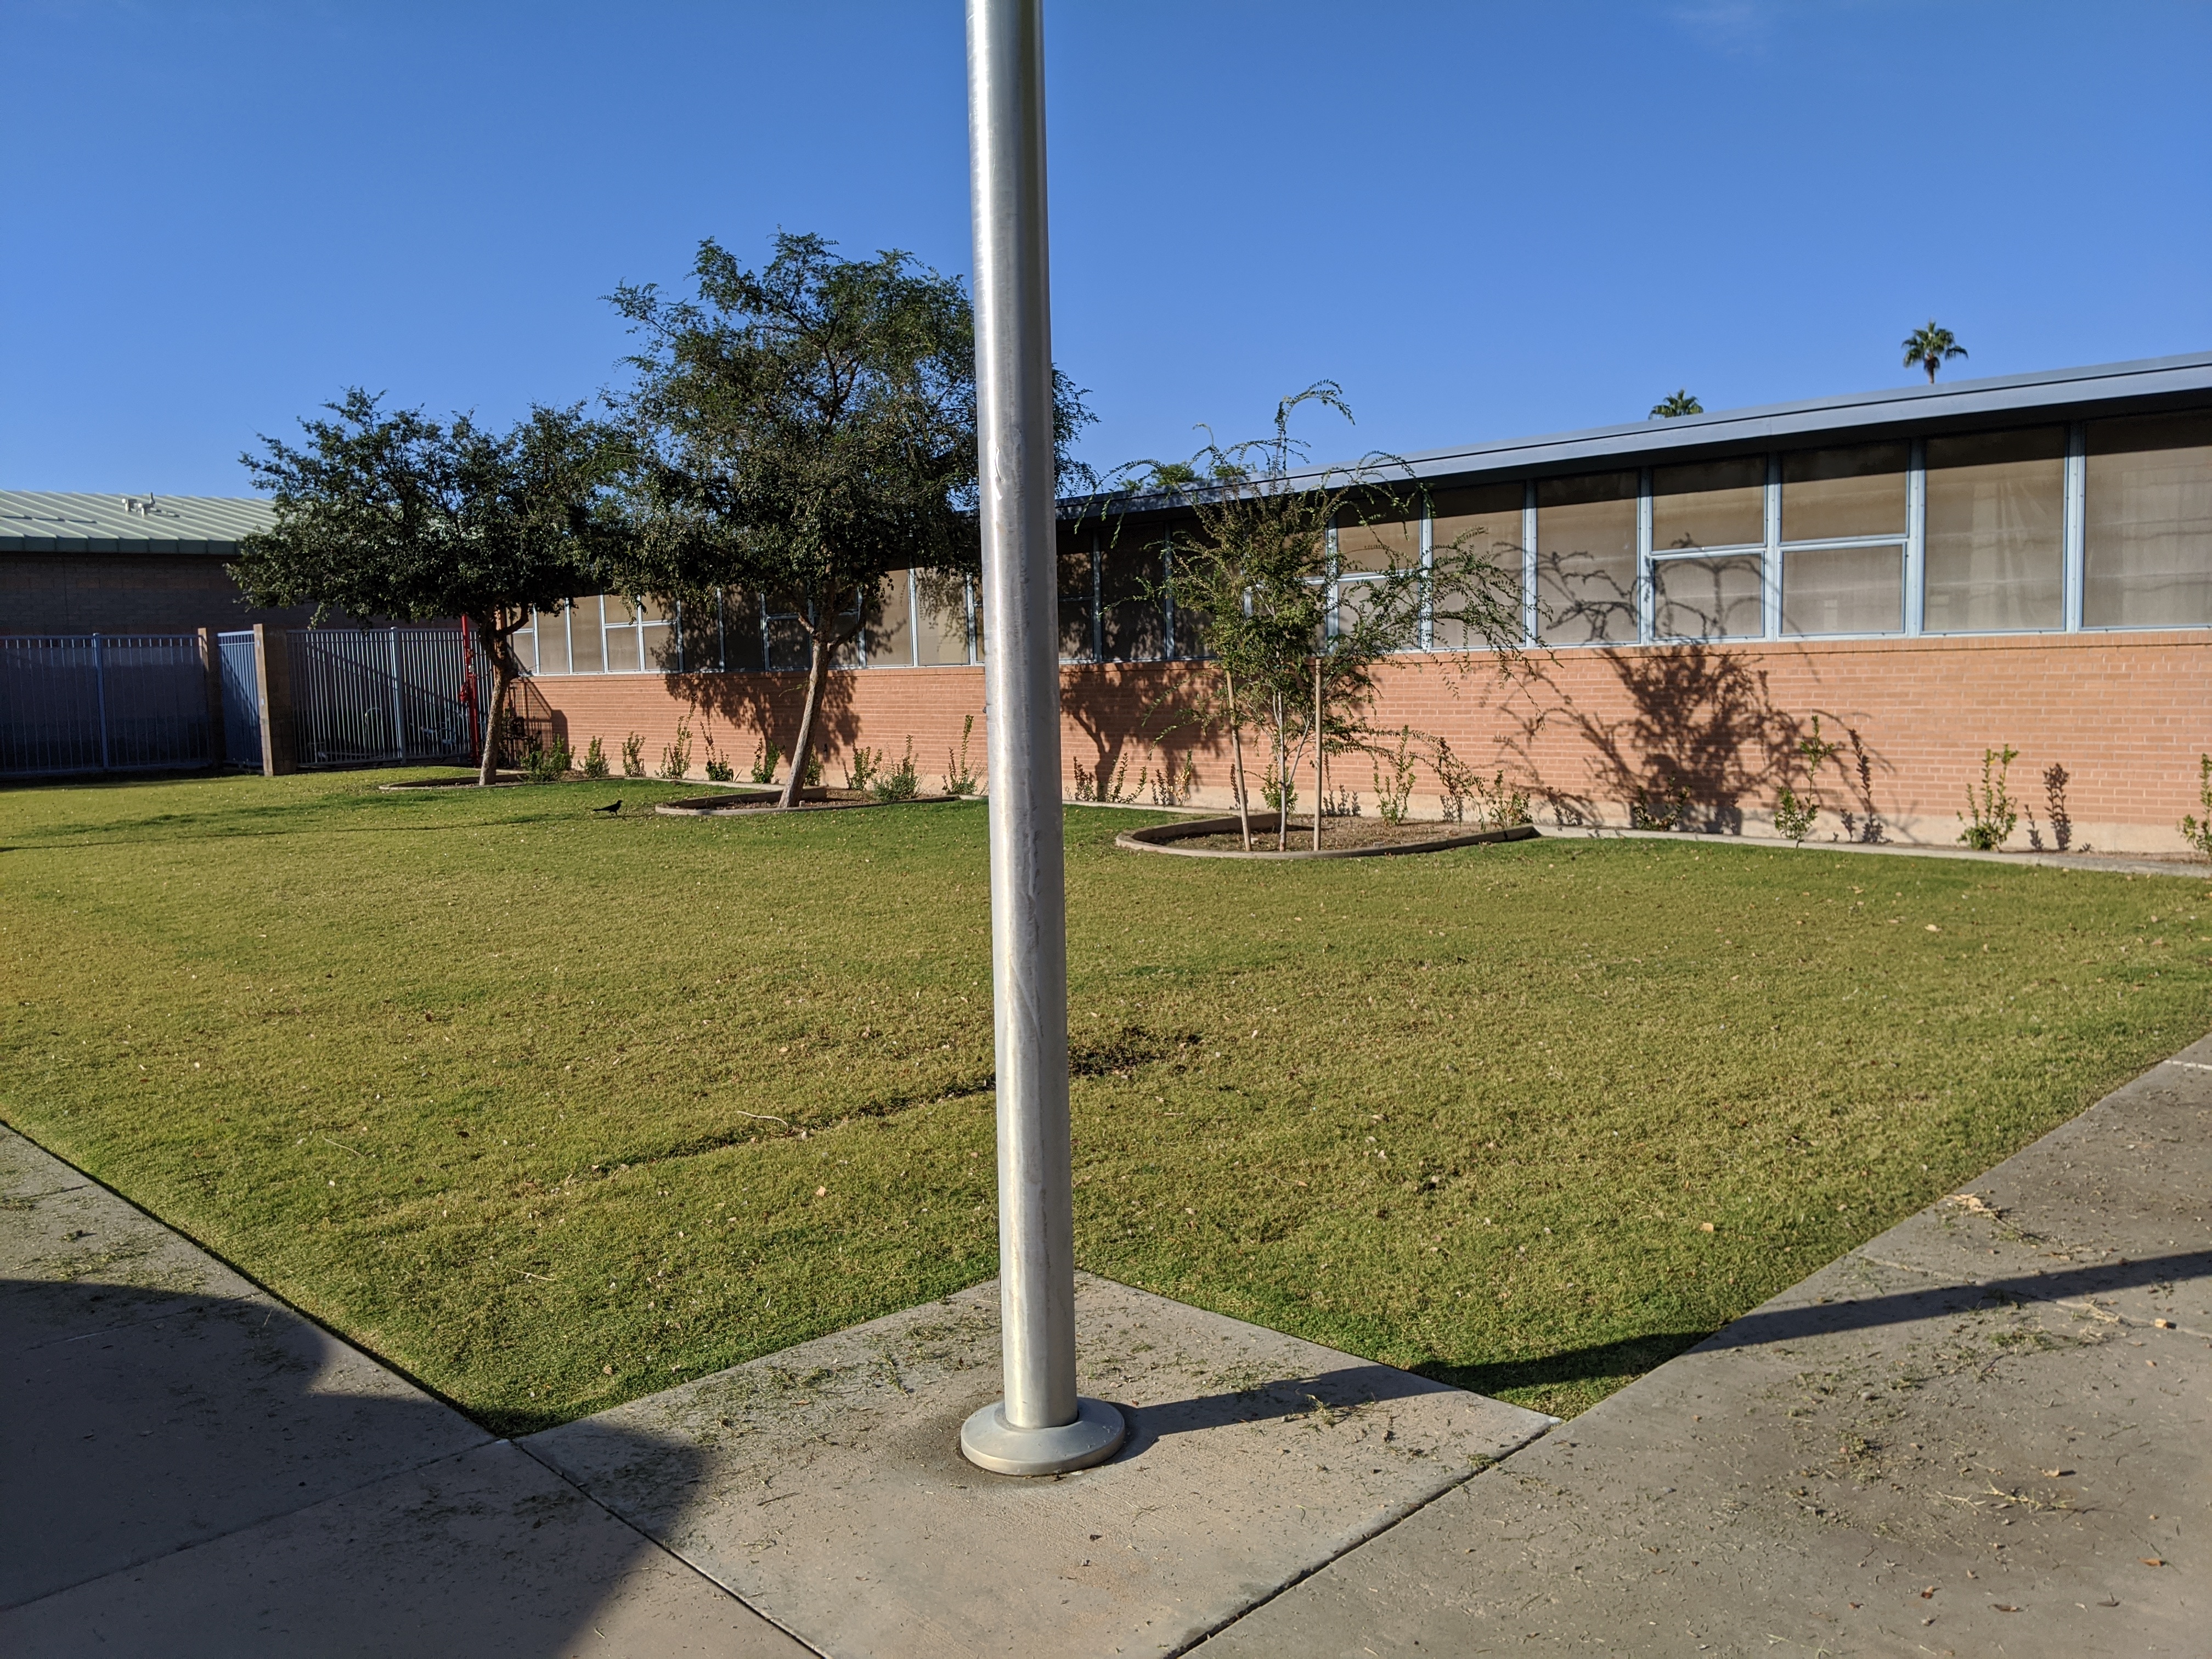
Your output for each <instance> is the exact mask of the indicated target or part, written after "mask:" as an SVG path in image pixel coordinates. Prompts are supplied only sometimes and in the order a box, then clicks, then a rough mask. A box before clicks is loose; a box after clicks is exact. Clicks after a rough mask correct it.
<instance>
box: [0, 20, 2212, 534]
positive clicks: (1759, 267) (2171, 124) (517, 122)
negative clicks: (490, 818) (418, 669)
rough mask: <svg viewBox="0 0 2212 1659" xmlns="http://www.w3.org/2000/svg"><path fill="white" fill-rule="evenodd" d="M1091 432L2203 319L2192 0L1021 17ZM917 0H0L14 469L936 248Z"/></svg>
mask: <svg viewBox="0 0 2212 1659" xmlns="http://www.w3.org/2000/svg"><path fill="white" fill-rule="evenodd" d="M1046 39H1047V50H1048V58H1049V68H1048V75H1049V79H1050V85H1049V88H1048V114H1049V120H1050V144H1051V167H1052V191H1053V195H1052V212H1053V234H1054V241H1053V258H1054V328H1055V349H1056V355H1057V356H1058V357H1059V359H1060V362H1061V364H1062V366H1063V367H1064V368H1066V369H1067V370H1068V371H1069V372H1070V373H1071V374H1073V375H1074V376H1075V377H1076V379H1077V380H1078V381H1079V383H1080V384H1081V385H1083V386H1086V387H1088V388H1090V389H1091V403H1092V405H1093V406H1094V408H1095V409H1096V410H1097V412H1098V414H1099V416H1101V420H1100V423H1099V424H1098V425H1097V427H1095V428H1092V430H1091V436H1090V438H1089V441H1088V443H1087V453H1088V454H1089V457H1090V458H1091V459H1092V460H1093V461H1094V462H1096V463H1098V464H1101V465H1112V464H1114V463H1115V462H1119V461H1121V460H1125V459H1130V458H1133V457H1136V456H1143V455H1152V456H1173V455H1182V454H1186V453H1188V452H1189V450H1190V449H1191V448H1192V447H1194V442H1195V441H1196V440H1195V437H1194V434H1193V432H1192V430H1191V428H1192V426H1193V423H1194V422H1200V421H1207V422H1212V423H1213V424H1214V426H1215V427H1216V428H1217V429H1218V431H1219V432H1220V433H1221V434H1222V435H1224V436H1225V437H1240V436H1245V435H1254V434H1256V433H1258V432H1260V431H1261V430H1262V429H1263V428H1264V426H1265V424H1266V422H1267V419H1268V416H1269V415H1270V413H1271V411H1272V409H1273V400H1274V399H1275V398H1277V397H1279V396H1280V395H1282V394H1283V393H1285V392H1290V391H1293V390H1295V389H1297V387H1299V386H1304V385H1305V384H1306V383H1307V382H1309V381H1310V380H1314V379H1316V378H1318V377H1322V376H1332V377H1334V378H1335V379H1337V380H1340V381H1341V382H1342V383H1343V385H1344V387H1345V390H1346V394H1347V395H1348V397H1349V398H1350V399H1351V402H1352V407H1353V409H1354V410H1355V411H1356V412H1357V413H1358V416H1359V424H1358V428H1357V429H1356V430H1352V429H1346V428H1342V427H1341V426H1340V425H1339V426H1336V427H1334V428H1331V427H1330V426H1328V425H1324V424H1321V423H1318V422H1317V423H1316V424H1315V425H1314V427H1313V428H1312V436H1313V438H1314V440H1315V442H1316V448H1317V450H1318V451H1319V452H1320V453H1322V454H1323V455H1328V456H1338V455H1348V454H1351V453H1357V452H1358V451H1360V450H1364V449H1368V448H1370V447H1372V448H1380V449H1384V450H1388V451H1392V452H1398V453H1407V452H1411V451H1414V450H1419V449H1425V448H1433V447H1439V446H1442V445H1445V444H1449V443H1454V442H1458V441H1467V440H1474V439H1481V438H1486V437H1504V436H1510V435H1514V434H1516V433H1533V432H1543V431H1551V430H1557V429H1563V428H1577V427H1583V426H1592V425H1600V424H1604V423H1607V422H1615V421H1621V420H1633V419H1636V418H1638V417H1640V416H1642V415H1643V413H1644V410H1646V409H1648V408H1649V407H1650V404H1652V403H1653V402H1654V401H1655V400H1656V399H1657V398H1659V397H1661V396H1662V395H1663V394H1664V393H1666V392H1669V391H1671V390H1673V389H1674V387H1676V386H1688V387H1689V388H1690V389H1691V390H1692V391H1693V392H1696V393H1698V394H1699V396H1700V397H1701V398H1703V399H1704V401H1705V406H1706V407H1707V408H1709V409H1718V408H1723V407H1728V406H1731V405H1735V404H1749V403H1760V402H1768V401H1772V400H1777V399H1782V398H1798V397H1810V396H1815V395H1819V394H1822V393H1827V392H1845V391H1853V390H1859V389H1863V388H1866V387H1870V386H1887V385H1895V384H1901V383H1904V382H1905V381H1906V380H1909V379H1910V378H1911V376H1910V374H1908V372H1907V371H1905V370H1904V369H1903V368H1901V367H1900V365H1899V356H1900V354H1899V349H1898V345H1897V342H1898V341H1899V339H1900V338H1901V337H1903V336H1904V335H1905V332H1906V331H1908V330H1909V329H1911V327H1912V326H1914V325H1917V324H1918V323H1920V322H1922V321H1923V320H1925V319H1927V318H1928V317H1929V316H1930V315H1931V314H1933V315H1934V316H1935V317H1936V318H1937V319H1940V320H1941V321H1942V322H1943V323H1945V324H1946V325H1948V326H1950V327H1951V328H1953V329H1954V330H1955V331H1957V332H1958V334H1959V336H1960V339H1961V340H1962V341H1963V342H1964V343H1965V344H1966V346H1967V347H1968V349H1969V350H1970V351H1971V353H1972V356H1971V358H1970V360H1969V361H1968V362H1966V364H1964V365H1961V366H1960V367H1959V368H1958V369H1956V370H1954V371H1953V372H1954V373H1959V374H2006V373H2011V372H2015V371H2022V370H2028V369H2035V368H2055V367H2060V366H2063V365H2067V364H2074V363H2084V362H2108V361H2112V360H2115V359H2121V358H2130V357H2145V356H2160V355H2164V354H2167V353H2172V352H2179V351H2186V350H2194V349H2203V348H2206V347H2208V346H2212V280H2208V273H2212V97H2208V96H2207V94H2206V91H2205V88H2206V87H2207V86H2208V84H2212V7H2208V6H2206V5H2203V4H2170V5H2157V4H2130V3H2106V4H2101V5H2099V6H2095V7H2085V6H2081V5H2078V4H2075V5H2060V4H2034V3H2022V0H2012V3H1994V4H1970V3H1950V4H1930V3H1919V4H1909V5H1908V4H1887V3H1876V0H1867V3H1820V0H1804V3H1796V4H1764V3H1750V0H1745V3H1719V4H1714V3H1705V4H1685V5H1668V4H1627V3H1621V4H1612V5H1577V4H1571V3H1566V4H1559V3H1552V4H1545V5H1541V6H1517V7H1505V6H1478V5H1470V4H1460V5H1415V4H1395V5H1394V4H1378V3H1372V0H1370V3H1367V4H1362V5H1351V4H1340V5H1336V6H1325V5H1304V4H1297V3H1288V0H1284V3H1274V4H1231V3H1205V0H1182V3H1180V4H1152V3H1145V0H1112V3H1107V0H1087V3H1078V0H1048V5H1047V34H1046ZM961 52H962V42H961V18H960V11H959V8H958V6H957V4H955V3H952V0H928V3H922V0H903V3H891V4H882V5H867V4H860V3H838V0H815V3H810V4H806V5H799V6H794V5H790V4H787V3H779V4H775V5H767V4H761V5H738V4H728V5H705V4H701V5H680V4H655V3H638V0H631V3H623V4H619V5H617V4H603V5H599V6H577V5H562V4H557V3H544V0H539V3H531V4H491V3H469V0H446V3H439V4H422V5H410V4H399V3H384V4H380V3H373V0H356V3H349V4H343V5H338V4H327V3H313V0H288V3H281V4H279V3H227V4H216V3H195V0H160V3H155V0H135V3H123V0H84V3H63V0H47V3H25V0H0V62H5V63H6V64H7V65H8V70H9V73H8V77H7V78H8V88H9V90H8V94H7V97H6V99H5V100H4V102H0V201H4V206H5V221H4V222H5V225H6V230H7V234H6V239H5V246H6V249H7V257H6V258H4V259H0V319H4V326H5V330H6V335H5V342H4V350H0V485H5V486H7V487H10V488H17V489H95V490H147V489H151V490H155V491H157V492H161V493H166V494H208V495H233V494H243V493H246V477H245V474H244V472H243V471H242V469H240V467H239V465H237V459H236V458H237V455H238V453H239V451H240V449H241V448H244V447H247V446H248V445H249V444H251V443H252V441H253V437H254V435H255V434H256V433H257V432H268V433H285V434H289V432H291V431H292V430H293V429H294V428H293V422H294V421H295V419H296V417H297V416H300V415H301V414H302V413H304V412H307V411H308V410H312V409H313V407H314V405H315V404H318V403H319V402H321V401H322V400H324V399H325V398H330V397H333V396H335V395H336V394H337V392H339V390H340V389H341V388H343V386H347V385H349V384H353V383H359V384H362V385H366V386H370V387H372V388H374V389H378V390H382V391H385V392H388V393H389V394H390V397H391V398H392V399H393V400H394V401H395V402H398V403H403V404H427V405H428V406H429V407H430V408H431V409H432V410H434V411H440V412H442V411H444V410H450V409H453V408H471V409H474V410H477V411H478V412H479V413H480V414H481V415H483V416H487V417H489V418H493V419H496V420H501V421H504V420H507V419H510V418H512V417H513V416H515V415H517V414H519V413H520V411H521V410H523V409H524V408H525V407H526V405H527V404H529V403H531V402H532V401H533V400H535V401H541V402H550V403H561V402H570V401H574V400H576V399H580V398H590V397H592V395H593V394H594V393H595V392H597V391H598V389H599V388H600V387H602V386H607V385H609V384H611V383H612V382H614V381H615V380H617V378H618V376H619V374H620V370H619V368H618V364H617V359H618V358H619V357H620V356H621V355H622V353H623V349H624V343H625V337H624V335H623V331H622V330H621V328H620V326H619V325H618V323H617V319H615V317H614V315H613V313H612V312H611V308H610V307H607V306H606V305H605V303H604V301H603V300H602V299H601V297H600V296H602V295H605V294H606V293H607V292H609V291H610V290H611V289H612V288H613V287H614V286H615V285H616V284H617V283H622V282H636V281H658V282H660V283H663V284H664V286H667V287H671V288H680V287H681V286H682V284H683V283H684V277H685V274H686V271H687V270H688V268H689V264H690V257H691V253H692V252H693V250H694V249H695V247H696V245H697V243H698V241H699V240H700V239H701V238H702V237H703V236H708V235H712V236H714V237H716V238H718V239H720V240H722V241H723V242H724V243H725V244H726V246H730V247H731V248H732V249H733V250H735V251H736V252H738V253H740V254H741V255H746V256H752V255H757V254H759V253H760V252H762V251H763V250H764V248H765V246H766V239H767V238H768V236H769V234H770V233H771V232H772V231H773V230H774V229H775V228H776V227H777V226H778V225H782V226H785V227H787V228H792V229H812V230H817V231H820V232H821V233H823V234H825V235H828V236H829V237H832V238H834V239H836V240H838V241H840V242H841V243H842V245H843V246H845V247H846V249H847V250H848V251H849V252H863V251H867V250H872V249H874V248H878V247H892V246H896V247H901V248H905V249H908V250H910V251H912V252H915V254H917V255H918V256H919V257H921V258H922V259H924V260H925V261H927V262H928V263H929V264H933V265H935V266H937V267H939V269H941V270H955V271H961V272H964V271H965V270H966V269H967V266H968V259H969V247H968V217H967V214H968V206H967V173H966V167H967V155H966V130H965V125H964V122H965V112H964V107H963V82H962V64H961Z"/></svg>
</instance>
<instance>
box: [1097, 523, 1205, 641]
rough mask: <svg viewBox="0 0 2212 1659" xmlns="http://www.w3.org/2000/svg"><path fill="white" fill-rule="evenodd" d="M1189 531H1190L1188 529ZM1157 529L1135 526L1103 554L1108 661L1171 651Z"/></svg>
mask: <svg viewBox="0 0 2212 1659" xmlns="http://www.w3.org/2000/svg"><path fill="white" fill-rule="evenodd" d="M1184 533H1185V534H1188V533H1189V532H1187V531H1186V532H1184ZM1162 537H1163V532H1160V531H1159V530H1158V529H1151V530H1139V529H1136V528H1134V527H1132V528H1129V529H1126V530H1124V531H1123V532H1121V538H1120V539H1119V540H1118V541H1114V542H1109V544H1108V545H1107V548H1106V550H1105V552H1104V553H1103V555H1102V559H1103V567H1102V568H1101V571H1100V589H1101V594H1100V610H1101V611H1102V613H1103V615H1102V620H1103V623H1104V628H1105V635H1106V660H1107V661H1109V662H1152V661H1156V660H1158V659H1159V658H1161V657H1163V656H1164V655H1165V654H1166V653H1167V617H1166V612H1165V611H1164V608H1163V607H1162V605H1161V603H1160V599H1159V595H1158V592H1157V591H1154V592H1152V593H1151V594H1150V595H1149V596H1148V595H1147V592H1146V589H1147V586H1148V585H1149V586H1151V587H1152V589H1154V590H1157V588H1158V584H1159V582H1160V579H1161V564H1160V543H1161V540H1162Z"/></svg>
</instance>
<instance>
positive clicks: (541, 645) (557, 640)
mask: <svg viewBox="0 0 2212 1659" xmlns="http://www.w3.org/2000/svg"><path fill="white" fill-rule="evenodd" d="M532 620H533V621H534V622H535V623H537V625H538V672H539V673H541V674H565V673H567V672H568V611H565V610H562V611H539V612H538V614H537V616H536V617H533V618H532Z"/></svg>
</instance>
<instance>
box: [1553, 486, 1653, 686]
mask: <svg viewBox="0 0 2212 1659" xmlns="http://www.w3.org/2000/svg"><path fill="white" fill-rule="evenodd" d="M1636 497H1637V489H1636V475H1635V474H1634V473H1633V472H1607V473H1600V474H1596V475H1595V476H1593V477H1581V478H1549V479H1546V480H1545V481H1544V482H1542V483H1539V484H1538V485H1537V486H1536V608H1537V615H1538V617H1539V618H1540V619H1541V621H1540V625H1539V628H1538V630H1537V636H1538V638H1540V639H1541V640H1542V641H1543V642H1544V643H1545V644H1547V645H1576V644H1581V643H1583V642H1584V641H1595V640H1633V639H1635V638H1636V635H1637V627H1636V512H1637V504H1636Z"/></svg>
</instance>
